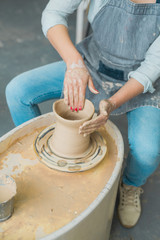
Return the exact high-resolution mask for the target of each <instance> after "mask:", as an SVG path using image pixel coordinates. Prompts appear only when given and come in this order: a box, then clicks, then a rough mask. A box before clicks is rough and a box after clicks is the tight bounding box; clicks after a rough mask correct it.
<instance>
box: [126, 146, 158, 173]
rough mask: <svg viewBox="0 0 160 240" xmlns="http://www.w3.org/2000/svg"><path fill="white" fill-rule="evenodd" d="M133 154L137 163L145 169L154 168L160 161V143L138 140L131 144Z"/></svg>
mask: <svg viewBox="0 0 160 240" xmlns="http://www.w3.org/2000/svg"><path fill="white" fill-rule="evenodd" d="M130 151H131V154H132V156H133V158H134V160H135V161H136V163H137V165H138V166H139V167H140V168H141V167H142V168H143V169H150V170H151V169H153V171H154V169H155V168H156V167H157V166H158V164H159V162H160V145H159V143H155V142H150V144H148V143H147V142H145V141H143V142H141V143H140V142H138V141H137V144H134V145H131V146H130Z"/></svg>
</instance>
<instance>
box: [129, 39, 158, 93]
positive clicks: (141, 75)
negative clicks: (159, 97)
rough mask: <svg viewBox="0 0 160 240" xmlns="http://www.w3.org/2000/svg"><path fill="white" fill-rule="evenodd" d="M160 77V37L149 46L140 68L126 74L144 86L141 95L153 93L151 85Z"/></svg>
mask: <svg viewBox="0 0 160 240" xmlns="http://www.w3.org/2000/svg"><path fill="white" fill-rule="evenodd" d="M159 77H160V36H158V37H157V38H156V40H155V41H154V42H153V43H152V44H151V46H150V47H149V49H148V51H147V52H146V55H145V59H144V61H143V62H142V63H141V65H140V67H139V68H137V69H136V70H135V71H131V72H129V74H128V79H129V78H134V79H136V80H137V81H138V82H140V83H141V84H142V85H143V86H144V91H143V93H146V92H150V93H153V92H154V91H155V89H154V87H153V84H154V82H155V81H156V80H157V79H158V78H159Z"/></svg>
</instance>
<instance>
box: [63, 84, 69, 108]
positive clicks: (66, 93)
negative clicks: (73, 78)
mask: <svg viewBox="0 0 160 240" xmlns="http://www.w3.org/2000/svg"><path fill="white" fill-rule="evenodd" d="M64 102H65V104H67V105H69V100H68V85H67V84H65V85H64Z"/></svg>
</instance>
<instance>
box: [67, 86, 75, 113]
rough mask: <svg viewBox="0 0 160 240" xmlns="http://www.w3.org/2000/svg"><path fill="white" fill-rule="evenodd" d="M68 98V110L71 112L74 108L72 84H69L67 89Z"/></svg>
mask: <svg viewBox="0 0 160 240" xmlns="http://www.w3.org/2000/svg"><path fill="white" fill-rule="evenodd" d="M68 88H69V89H68V92H69V94H68V98H69V105H70V109H71V110H73V108H74V106H73V86H72V84H69V87H68Z"/></svg>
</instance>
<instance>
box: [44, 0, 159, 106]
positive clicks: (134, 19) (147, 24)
mask: <svg viewBox="0 0 160 240" xmlns="http://www.w3.org/2000/svg"><path fill="white" fill-rule="evenodd" d="M81 1H82V0H74V1H72V0H67V1H66V0H61V1H59V0H50V1H49V3H48V4H47V6H46V8H45V10H44V11H43V14H42V29H43V32H44V34H45V36H46V34H47V31H48V30H49V29H50V28H51V27H53V26H55V25H57V24H62V25H65V26H68V15H69V14H71V13H72V12H73V11H74V10H75V9H77V8H78V5H79V3H80V2H81ZM159 2H160V0H158V1H157V3H156V4H155V3H147V4H144V3H143V4H139V3H134V2H132V1H131V0H119V1H115V0H114V1H112V0H96V1H95V0H91V1H90V5H89V13H88V20H89V22H90V23H91V24H92V25H93V26H94V25H95V28H94V29H95V31H94V32H95V34H94V35H95V40H96V41H97V43H98V44H99V47H101V48H102V49H101V50H102V51H101V52H102V54H101V55H102V56H101V57H102V58H103V57H104V59H102V60H104V63H105V61H107V60H108V61H107V62H106V65H107V64H110V57H111V58H112V59H113V61H112V62H111V63H112V65H113V66H108V65H107V66H106V67H107V68H111V69H113V71H112V74H113V75H112V76H111V75H109V76H110V77H112V78H114V76H115V74H114V68H118V67H121V68H122V66H121V65H123V66H124V64H125V63H126V64H128V63H129V64H130V62H128V58H129V61H131V59H132V66H131V69H130V68H129V66H127V68H126V71H125V73H124V74H123V75H124V76H125V78H124V79H129V78H135V79H136V80H137V81H138V82H139V83H141V84H142V85H143V86H144V91H143V93H146V92H150V93H153V92H154V91H155V88H154V83H155V81H156V80H157V79H159V78H160V35H159V33H160V24H159V8H160V6H159V4H158V3H159ZM108 11H109V12H108ZM101 18H102V19H101ZM156 19H157V22H156ZM97 22H98V24H99V25H98V26H97ZM117 30H118V31H117ZM103 31H104V32H103ZM103 37H104V39H103ZM154 39H156V40H155V41H154ZM149 42H151V43H152V44H148V43H149ZM101 43H102V44H101ZM117 44H118V45H117ZM147 44H148V46H147ZM125 48H126V49H127V51H126V49H125ZM99 49H100V48H99ZM106 50H107V53H106ZM86 51H87V50H86ZM103 52H104V53H105V56H103ZM143 52H145V59H141V57H142V55H143ZM122 53H123V54H122ZM85 54H87V53H85ZM107 54H108V55H107ZM117 54H118V55H117ZM121 54H122V56H121ZM98 56H99V55H98ZM95 57H97V56H96V55H95ZM121 58H122V59H123V60H122V62H121ZM118 59H119V62H120V64H117V61H118ZM125 59H126V62H125ZM134 60H136V61H138V62H136V63H135V66H133V65H134ZM121 63H122V64H121ZM137 64H138V65H137ZM119 65H120V66H119ZM129 70H130V71H129ZM115 71H116V72H117V71H122V69H115ZM110 73H111V72H110ZM117 80H118V79H117ZM119 80H120V79H119ZM121 80H122V79H121ZM147 104H148V103H147Z"/></svg>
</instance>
